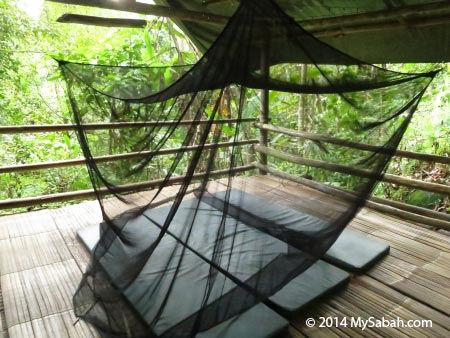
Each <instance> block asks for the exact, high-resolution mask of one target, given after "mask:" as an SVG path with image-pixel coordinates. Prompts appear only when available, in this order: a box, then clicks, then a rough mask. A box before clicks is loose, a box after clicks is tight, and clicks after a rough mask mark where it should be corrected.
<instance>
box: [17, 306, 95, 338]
mask: <svg viewBox="0 0 450 338" xmlns="http://www.w3.org/2000/svg"><path fill="white" fill-rule="evenodd" d="M9 334H10V338H25V337H27V338H28V337H29V338H56V337H58V338H100V336H99V334H98V333H97V332H96V331H95V330H94V329H93V328H91V327H90V326H89V325H88V324H86V323H84V322H83V321H77V319H76V317H75V315H74V313H73V311H65V312H62V313H59V314H55V315H50V316H45V317H42V318H38V319H35V320H33V321H30V322H26V323H22V324H19V325H15V326H13V327H11V328H10V329H9Z"/></svg>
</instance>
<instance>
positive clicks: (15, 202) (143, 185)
mask: <svg viewBox="0 0 450 338" xmlns="http://www.w3.org/2000/svg"><path fill="white" fill-rule="evenodd" d="M253 169H255V166H254V165H253V164H251V165H244V166H239V167H235V168H233V169H223V170H215V171H211V172H209V173H204V172H202V173H196V174H194V175H193V176H192V181H197V180H200V179H203V178H205V177H221V176H226V175H234V174H237V173H242V172H246V171H250V170H253ZM186 179H187V176H185V175H182V176H176V177H171V178H169V179H165V178H161V179H155V180H151V181H146V182H138V183H132V184H126V185H120V186H117V187H116V189H115V191H116V192H118V193H131V192H136V191H141V190H143V189H155V188H158V187H160V186H162V185H164V186H169V185H173V184H179V183H182V182H184V181H185V180H186ZM97 194H99V195H100V196H106V195H109V194H110V191H109V190H108V189H106V188H100V189H98V190H97V191H95V190H94V189H87V190H78V191H70V192H64V193H57V194H50V195H43V196H38V197H28V198H17V199H8V200H3V201H0V210H4V209H12V208H21V207H30V206H35V205H42V204H49V203H55V202H64V201H73V200H79V199H86V198H93V197H96V196H97Z"/></svg>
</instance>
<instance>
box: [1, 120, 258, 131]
mask: <svg viewBox="0 0 450 338" xmlns="http://www.w3.org/2000/svg"><path fill="white" fill-rule="evenodd" d="M256 121H257V119H254V118H245V119H217V120H214V121H209V120H198V121H194V120H183V121H148V122H113V123H86V124H83V125H82V127H83V130H109V129H123V128H142V127H156V126H160V127H169V126H173V125H180V126H188V125H192V124H196V123H198V124H208V123H212V124H228V123H244V122H256ZM77 128H78V127H77V125H76V124H47V125H21V126H0V135H2V134H25V133H53V132H63V131H74V130H76V129H77Z"/></svg>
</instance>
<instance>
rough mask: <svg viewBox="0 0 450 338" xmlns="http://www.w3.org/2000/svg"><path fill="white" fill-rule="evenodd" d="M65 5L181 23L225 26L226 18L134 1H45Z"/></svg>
mask: <svg viewBox="0 0 450 338" xmlns="http://www.w3.org/2000/svg"><path fill="white" fill-rule="evenodd" d="M47 1H50V2H57V3H61V4H66V5H77V6H87V7H96V8H103V9H112V10H117V11H123V12H130V13H138V14H146V15H154V16H163V17H169V18H171V19H179V20H183V21H194V22H203V23H217V24H226V23H227V22H228V19H229V18H228V17H226V16H222V15H214V14H208V13H203V12H196V11H189V10H186V9H178V8H174V7H167V6H157V5H149V4H145V3H140V2H135V1H129V0H128V1H123V0H122V1H111V0H47Z"/></svg>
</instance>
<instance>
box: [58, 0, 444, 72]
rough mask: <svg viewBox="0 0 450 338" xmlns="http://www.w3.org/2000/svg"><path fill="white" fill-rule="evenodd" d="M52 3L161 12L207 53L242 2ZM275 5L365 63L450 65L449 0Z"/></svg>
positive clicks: (283, 0)
mask: <svg viewBox="0 0 450 338" xmlns="http://www.w3.org/2000/svg"><path fill="white" fill-rule="evenodd" d="M50 1H56V2H64V3H72V4H75V3H78V4H81V5H86V6H89V5H92V6H96V5H95V4H99V3H101V4H103V8H108V6H109V8H111V6H116V7H118V9H121V10H131V7H133V11H134V12H141V13H145V14H150V13H149V11H151V10H159V9H162V11H161V12H159V13H160V14H158V13H155V14H156V15H164V16H169V17H171V18H172V19H173V20H174V21H175V22H176V23H177V25H178V26H179V27H180V28H181V29H182V30H183V31H184V32H185V33H186V34H187V35H188V36H189V37H190V38H191V40H192V41H193V43H194V44H195V45H196V46H197V47H198V48H199V49H200V50H202V51H205V50H206V49H207V48H208V47H209V46H210V45H211V44H212V42H213V41H214V40H215V39H216V38H217V36H218V35H219V34H220V32H221V31H222V29H223V27H224V26H225V24H226V21H227V18H228V17H230V16H231V15H233V13H234V11H235V10H236V8H237V7H238V5H239V1H238V0H209V1H208V0H154V2H155V4H156V5H159V6H153V9H152V8H151V7H152V5H147V4H139V3H136V2H134V1H126V0H121V1H111V0H109V1H105V0H94V1H84V0H72V1H64V0H63V1H61V0H50ZM275 1H276V2H277V3H278V4H279V5H280V6H281V7H282V8H283V9H284V10H285V12H286V13H287V14H288V15H289V16H291V17H292V18H294V19H295V20H296V21H297V22H298V23H299V24H300V25H302V26H303V27H304V28H305V29H306V30H308V31H310V32H311V33H312V34H314V35H315V36H316V37H318V38H319V39H321V40H323V41H324V42H326V43H328V44H330V45H332V46H334V47H335V48H337V49H339V50H342V51H343V52H345V53H347V54H349V55H352V56H354V57H356V58H358V59H360V60H363V61H365V62H368V63H375V64H383V63H408V62H427V63H430V62H433V63H434V62H449V61H450V2H449V1H429V0H359V1H355V0H330V1H327V2H324V1H322V0H275ZM94 3H95V4H94ZM146 6H147V7H146ZM161 6H163V7H161ZM96 7H99V6H96ZM157 7H159V9H158V8H157ZM164 9H167V10H164ZM146 10H148V11H147V12H146ZM67 22H68V21H67Z"/></svg>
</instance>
